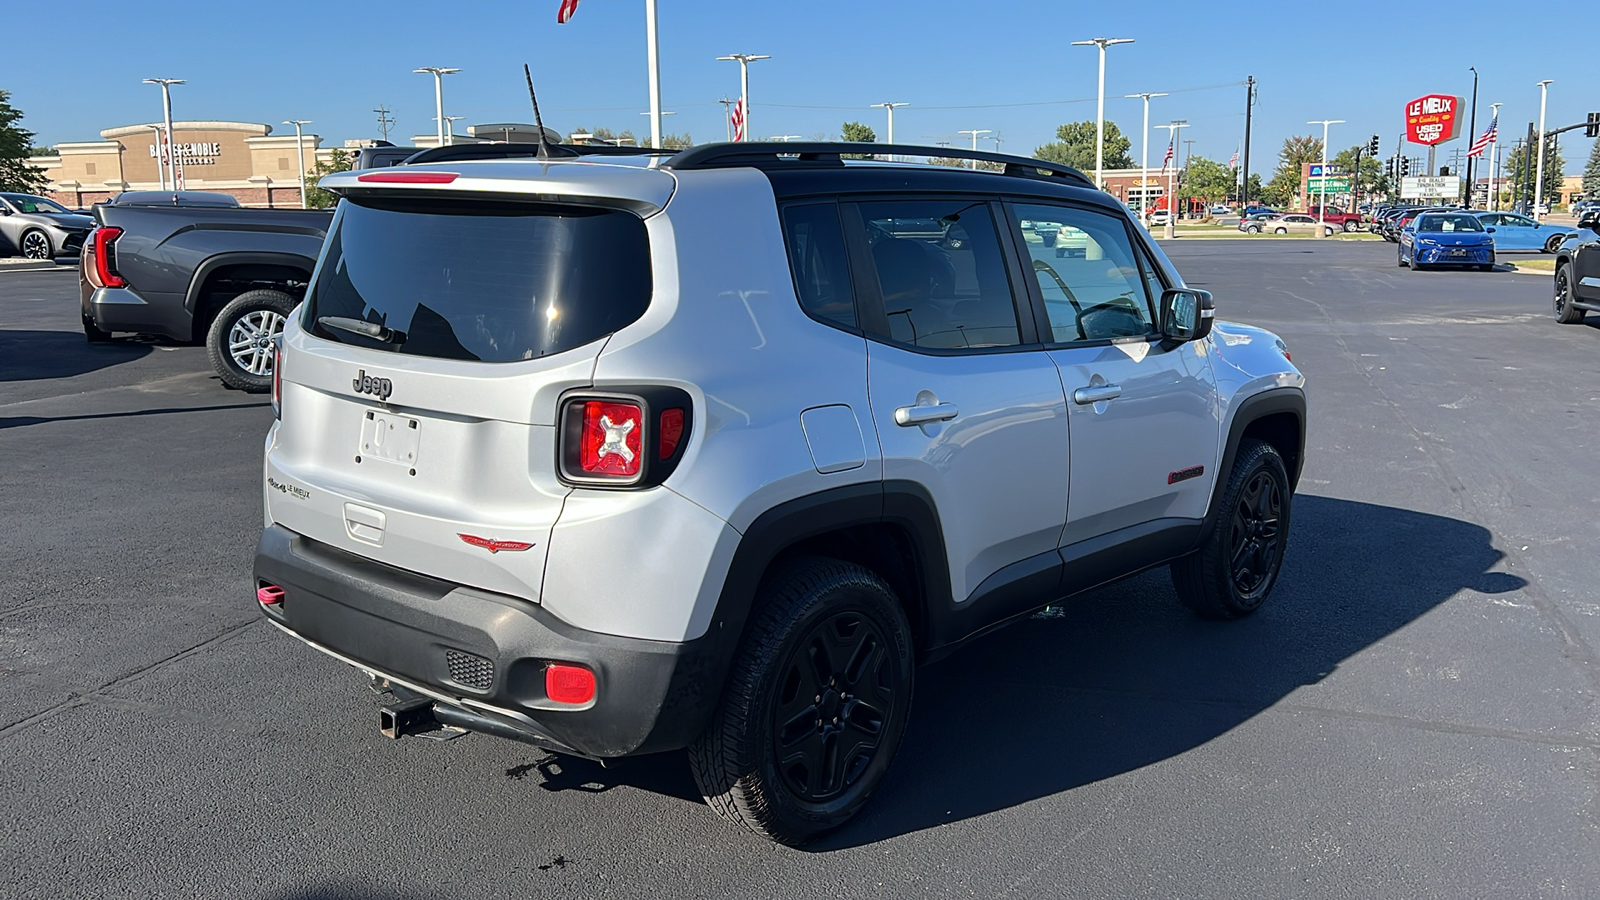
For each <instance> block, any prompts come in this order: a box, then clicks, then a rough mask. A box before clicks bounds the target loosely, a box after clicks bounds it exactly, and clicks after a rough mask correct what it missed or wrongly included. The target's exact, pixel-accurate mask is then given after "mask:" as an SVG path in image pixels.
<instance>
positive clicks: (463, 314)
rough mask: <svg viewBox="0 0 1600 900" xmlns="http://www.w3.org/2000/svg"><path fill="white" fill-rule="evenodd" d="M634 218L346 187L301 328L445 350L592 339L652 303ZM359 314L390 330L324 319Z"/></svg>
mask: <svg viewBox="0 0 1600 900" xmlns="http://www.w3.org/2000/svg"><path fill="white" fill-rule="evenodd" d="M652 284H653V282H652V278H651V272H650V245H649V240H648V238H647V237H646V233H645V226H644V222H643V220H641V219H640V218H639V217H638V216H636V215H634V214H632V213H628V212H621V211H618V210H608V209H599V208H595V207H582V206H556V205H548V204H537V203H521V202H501V201H486V200H484V201H479V200H449V199H439V198H405V199H367V198H361V199H357V198H351V199H347V200H345V201H344V202H343V204H342V205H341V207H340V213H339V217H338V221H337V223H336V224H335V227H334V229H333V231H332V233H330V234H329V235H328V240H327V247H326V249H325V250H324V257H323V261H322V265H321V266H320V268H318V270H317V276H316V282H315V283H314V284H313V285H312V286H311V289H310V291H309V292H308V294H307V302H306V318H305V322H306V326H307V328H309V329H310V330H311V331H312V333H313V334H316V335H317V336H318V337H321V338H325V339H327V340H334V341H341V342H344V343H350V344H356V345H358V346H362V347H368V348H371V349H376V350H388V351H392V352H396V353H404V354H411V355H416V356H432V357H439V358H443V359H464V360H476V361H481V362H511V361H514V360H523V359H537V358H538V357H541V356H547V355H549V354H552V353H559V352H561V351H563V350H570V349H572V348H574V347H577V346H580V345H582V344H587V343H589V342H590V341H595V340H599V339H600V338H602V337H605V336H606V335H608V334H611V333H612V332H615V331H617V330H618V329H620V328H623V327H625V326H627V325H630V324H632V323H633V322H635V321H637V320H638V318H639V317H640V316H642V315H644V311H645V309H646V307H648V306H649V305H650V295H651V290H652ZM328 317H334V318H340V319H357V320H360V321H361V322H365V323H368V324H370V325H377V326H380V327H382V328H383V329H386V330H387V331H386V335H387V338H388V339H386V340H382V341H379V340H377V339H375V338H367V337H363V336H361V335H357V334H353V333H351V332H350V331H349V330H348V329H343V328H337V327H333V326H329V325H327V324H326V323H325V322H321V321H320V320H322V319H325V318H328Z"/></svg>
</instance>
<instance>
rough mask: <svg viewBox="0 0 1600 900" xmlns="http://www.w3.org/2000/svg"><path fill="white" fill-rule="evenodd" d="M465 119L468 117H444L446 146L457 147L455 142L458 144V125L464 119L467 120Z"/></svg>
mask: <svg viewBox="0 0 1600 900" xmlns="http://www.w3.org/2000/svg"><path fill="white" fill-rule="evenodd" d="M465 118H466V116H445V117H444V142H445V143H446V144H450V145H451V146H454V145H455V142H456V123H457V122H459V121H461V120H462V119H465Z"/></svg>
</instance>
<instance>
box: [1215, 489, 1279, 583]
mask: <svg viewBox="0 0 1600 900" xmlns="http://www.w3.org/2000/svg"><path fill="white" fill-rule="evenodd" d="M1282 517H1283V492H1282V491H1281V490H1280V489H1279V487H1278V483H1277V481H1275V480H1274V479H1273V478H1272V476H1271V474H1270V473H1268V472H1266V471H1258V472H1256V473H1255V474H1254V475H1253V476H1252V477H1251V479H1250V482H1249V483H1248V484H1247V485H1246V486H1245V488H1244V490H1243V491H1241V492H1240V493H1239V499H1238V501H1237V502H1236V503H1235V504H1234V508H1233V522H1232V525H1231V529H1230V531H1229V538H1228V546H1229V547H1231V548H1232V551H1233V552H1232V557H1231V560H1230V569H1231V574H1232V576H1233V586H1234V588H1235V589H1236V590H1237V591H1238V592H1239V594H1240V596H1242V597H1245V598H1253V597H1254V596H1255V594H1256V592H1257V591H1260V590H1261V588H1262V586H1263V585H1265V584H1266V583H1267V581H1268V579H1270V578H1271V577H1272V575H1273V573H1274V572H1275V571H1276V560H1277V558H1278V542H1279V541H1280V540H1282V535H1281V533H1280V530H1279V521H1280V520H1281V519H1282Z"/></svg>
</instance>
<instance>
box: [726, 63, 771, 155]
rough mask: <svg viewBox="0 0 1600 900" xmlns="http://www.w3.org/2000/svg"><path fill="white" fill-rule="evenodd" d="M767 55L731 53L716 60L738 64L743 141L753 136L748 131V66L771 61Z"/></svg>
mask: <svg viewBox="0 0 1600 900" xmlns="http://www.w3.org/2000/svg"><path fill="white" fill-rule="evenodd" d="M771 58H772V57H771V56H769V55H757V54H754V53H733V54H730V55H728V56H719V57H717V59H718V60H729V59H731V60H738V62H739V109H740V110H741V111H742V112H743V113H744V139H745V140H747V141H748V140H750V135H751V134H753V133H754V132H752V131H751V130H750V64H751V63H753V62H755V61H756V60H758V59H771Z"/></svg>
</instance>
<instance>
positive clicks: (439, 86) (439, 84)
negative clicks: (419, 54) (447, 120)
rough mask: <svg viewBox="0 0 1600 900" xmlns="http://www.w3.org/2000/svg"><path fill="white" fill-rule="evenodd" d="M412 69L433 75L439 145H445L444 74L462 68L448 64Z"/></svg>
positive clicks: (419, 72)
mask: <svg viewBox="0 0 1600 900" xmlns="http://www.w3.org/2000/svg"><path fill="white" fill-rule="evenodd" d="M411 71H412V72H414V73H415V74H418V75H422V74H429V75H432V76H433V108H434V113H435V120H436V121H437V122H438V125H439V146H440V147H443V146H444V76H446V75H454V74H456V73H457V72H459V71H461V70H460V69H452V68H449V67H447V66H423V67H422V68H420V69H412V70H411Z"/></svg>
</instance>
